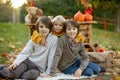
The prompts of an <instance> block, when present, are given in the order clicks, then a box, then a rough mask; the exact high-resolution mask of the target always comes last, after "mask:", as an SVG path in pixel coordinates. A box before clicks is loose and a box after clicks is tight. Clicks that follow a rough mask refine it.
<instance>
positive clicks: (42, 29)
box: [38, 22, 50, 37]
mask: <svg viewBox="0 0 120 80" xmlns="http://www.w3.org/2000/svg"><path fill="white" fill-rule="evenodd" d="M38 30H39V33H40V34H41V35H42V36H44V37H46V36H47V35H48V33H49V31H50V30H49V29H48V28H46V26H45V25H44V24H43V23H42V22H40V23H39V26H38Z"/></svg>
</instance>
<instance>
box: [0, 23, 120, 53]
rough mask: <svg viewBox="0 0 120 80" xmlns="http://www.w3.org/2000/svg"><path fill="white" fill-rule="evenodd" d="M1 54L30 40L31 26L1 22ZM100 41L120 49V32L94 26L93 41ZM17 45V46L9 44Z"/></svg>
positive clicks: (114, 48) (102, 43)
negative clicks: (12, 46)
mask: <svg viewBox="0 0 120 80" xmlns="http://www.w3.org/2000/svg"><path fill="white" fill-rule="evenodd" d="M1 38H2V39H4V40H0V54H1V53H3V52H7V53H10V52H11V51H14V50H17V49H19V48H23V46H24V45H25V44H26V42H27V41H28V40H29V28H28V27H27V26H26V25H25V24H11V23H0V39H1ZM95 42H100V44H101V45H103V46H105V47H106V48H107V49H109V50H120V34H118V33H115V32H114V31H104V30H103V29H99V28H95V27H93V28H92V43H95ZM10 44H12V45H15V48H11V47H9V45H10Z"/></svg>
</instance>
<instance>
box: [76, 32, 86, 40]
mask: <svg viewBox="0 0 120 80" xmlns="http://www.w3.org/2000/svg"><path fill="white" fill-rule="evenodd" d="M76 39H77V40H78V42H84V40H85V36H84V35H82V34H81V33H79V34H78V35H77V36H76Z"/></svg>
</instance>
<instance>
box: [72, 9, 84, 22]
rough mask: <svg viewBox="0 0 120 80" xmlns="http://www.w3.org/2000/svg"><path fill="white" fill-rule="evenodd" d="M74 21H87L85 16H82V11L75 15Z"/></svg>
mask: <svg viewBox="0 0 120 80" xmlns="http://www.w3.org/2000/svg"><path fill="white" fill-rule="evenodd" d="M74 20H75V21H80V22H82V21H84V20H85V15H84V14H82V13H81V12H80V11H78V12H77V13H76V14H75V15H74Z"/></svg>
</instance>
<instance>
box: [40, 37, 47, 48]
mask: <svg viewBox="0 0 120 80" xmlns="http://www.w3.org/2000/svg"><path fill="white" fill-rule="evenodd" d="M41 44H42V45H44V46H46V44H47V42H46V37H43V39H42V41H41Z"/></svg>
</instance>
